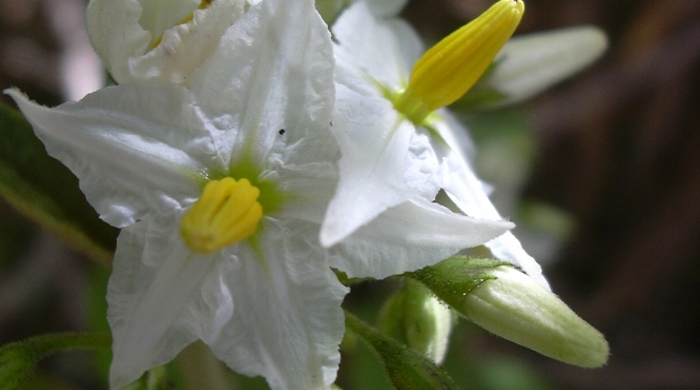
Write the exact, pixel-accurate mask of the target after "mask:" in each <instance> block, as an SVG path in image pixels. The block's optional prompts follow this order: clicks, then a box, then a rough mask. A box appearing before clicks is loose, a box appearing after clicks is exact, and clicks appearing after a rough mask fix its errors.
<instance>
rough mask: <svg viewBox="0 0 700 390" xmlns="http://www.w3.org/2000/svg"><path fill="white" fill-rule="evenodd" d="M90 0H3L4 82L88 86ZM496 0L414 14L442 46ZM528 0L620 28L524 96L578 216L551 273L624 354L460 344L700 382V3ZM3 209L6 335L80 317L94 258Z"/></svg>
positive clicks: (554, 367) (630, 379) (550, 167)
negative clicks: (602, 362)
mask: <svg viewBox="0 0 700 390" xmlns="http://www.w3.org/2000/svg"><path fill="white" fill-rule="evenodd" d="M85 3H86V2H84V1H82V0H34V1H30V0H0V89H4V88H6V87H9V86H17V87H19V88H21V89H22V90H23V91H25V92H26V93H27V94H28V95H29V96H31V97H32V98H33V99H35V100H37V101H39V102H41V103H44V104H47V105H55V104H58V103H60V102H62V101H64V100H65V99H67V98H68V97H71V96H73V97H78V98H79V97H80V93H81V92H80V91H79V90H78V91H75V90H74V91H72V92H71V91H68V92H67V89H66V88H65V87H64V80H65V77H66V71H67V70H68V71H70V70H71V69H72V70H73V71H72V72H69V73H71V74H74V75H73V76H70V77H80V74H81V73H80V70H79V69H80V68H79V67H80V66H82V65H75V64H73V63H70V62H69V63H66V59H65V53H66V52H67V51H72V52H73V53H76V52H78V53H81V52H82V50H84V48H85V44H86V40H85V38H84V36H83V37H78V38H76V36H78V35H79V32H80V30H81V29H82V27H81V26H80V22H81V18H82V16H80V10H81V9H83V7H84V5H85ZM491 3H492V1H491V0H413V1H411V2H410V3H409V5H408V7H407V8H406V10H405V11H404V13H403V15H404V16H405V17H406V18H407V19H408V20H410V21H411V23H413V24H414V25H415V26H416V28H417V29H418V30H419V31H420V32H421V33H422V34H423V35H424V36H425V37H426V40H427V41H428V42H432V41H435V40H437V39H439V38H440V37H442V36H444V35H446V34H448V33H449V32H451V31H453V30H454V29H456V28H457V27H459V26H460V25H462V24H463V23H464V22H465V21H466V20H469V19H471V18H473V17H474V16H476V15H477V14H479V13H480V12H482V11H483V10H485V9H486V8H487V7H488V6H489V5H490V4H491ZM526 3H527V11H526V13H525V17H524V19H523V22H522V24H521V26H520V28H519V30H518V33H528V32H536V31H543V30H549V29H554V28H560V27H567V26H572V25H580V24H593V25H597V26H599V27H601V28H602V29H603V30H605V31H606V33H607V34H608V36H609V39H610V48H609V50H608V52H607V53H606V55H605V56H604V57H603V58H602V59H601V60H600V61H599V62H597V63H596V64H595V65H594V66H592V67H590V68H588V69H587V70H586V71H584V72H582V73H581V74H579V75H578V76H576V77H574V78H572V79H571V80H569V81H567V82H565V83H562V84H561V85H559V86H557V87H555V88H553V89H552V90H550V91H549V92H547V93H545V94H543V95H541V96H539V97H538V98H536V99H534V100H532V101H530V102H529V103H527V104H526V105H525V109H526V111H525V112H526V118H527V120H528V123H529V127H530V128H531V129H532V136H533V138H534V140H535V143H534V145H535V149H536V152H537V154H536V159H535V163H534V167H533V169H532V171H531V173H530V177H529V181H528V183H527V184H526V186H525V188H524V192H523V194H522V196H523V199H525V200H532V201H537V202H545V203H550V204H553V205H555V206H558V207H560V208H562V209H563V210H566V211H567V212H568V213H570V215H571V216H572V217H573V220H574V223H575V229H574V231H573V234H571V235H570V236H569V238H568V239H567V241H566V242H564V243H563V244H562V245H561V247H560V249H559V250H558V252H557V253H556V255H555V256H554V258H553V259H552V261H551V263H550V264H549V265H548V266H547V269H546V275H547V276H548V278H549V280H550V281H551V284H552V287H553V290H554V291H555V292H556V293H557V294H559V295H560V296H561V297H562V299H563V300H564V301H565V302H567V303H568V304H569V305H570V306H571V307H572V308H573V309H574V310H575V311H576V312H577V313H579V314H580V315H581V316H582V317H583V318H584V319H586V320H587V321H589V322H590V323H592V324H593V325H594V326H596V327H597V328H598V329H599V330H601V331H602V332H603V333H604V334H605V335H606V337H607V339H608V340H609V342H610V345H611V350H612V357H611V359H610V362H609V364H608V365H607V366H606V367H604V368H601V369H597V370H584V369H579V368H575V367H569V366H566V365H564V364H561V363H558V362H555V361H552V360H549V359H546V358H543V357H541V356H539V355H537V354H535V353H531V352H530V351H527V350H525V349H523V348H520V347H518V346H515V345H513V344H510V343H508V342H505V341H502V340H500V339H498V338H496V337H492V336H489V335H487V334H485V333H479V334H477V335H475V336H473V337H469V338H467V339H465V340H467V341H468V342H467V341H465V342H464V343H463V344H461V343H460V341H459V340H462V339H461V338H459V339H458V341H457V342H456V345H455V346H454V347H453V350H454V349H455V348H457V350H458V351H459V350H460V348H462V349H463V350H464V353H473V354H475V357H476V358H478V356H480V355H479V354H485V355H488V356H516V357H519V358H522V362H523V363H522V364H524V365H525V366H527V367H528V368H531V369H533V370H534V371H535V372H538V373H539V374H538V375H540V376H541V377H542V378H543V379H544V381H545V382H546V383H548V384H549V385H550V386H552V387H554V388H565V389H606V388H615V389H660V388H664V389H669V388H677V389H686V388H687V389H692V388H700V336H699V334H700V283H698V280H700V261H699V260H700V131H699V130H700V103H699V102H700V1H696V0H636V1H631V0H588V1H580V0H528V1H527V2H526ZM76 18H77V19H76ZM77 58H83V57H80V56H79V55H78V56H77ZM84 58H86V59H85V60H84V62H87V63H89V64H93V62H94V59H93V60H90V59H89V58H90V57H89V55H88V54H86V57H84ZM90 61H93V62H90ZM87 66H88V68H89V67H90V66H94V65H87ZM93 73H94V72H93ZM75 74H77V76H76V75H75ZM85 74H86V75H87V74H89V72H87V71H86V72H85ZM93 78H94V77H93ZM94 83H95V80H92V78H91V79H90V80H88V81H86V86H85V88H86V89H89V88H90V85H94ZM2 99H3V101H4V102H8V100H7V98H5V97H4V96H3V97H2ZM493 131H497V129H494V130H493ZM0 218H1V222H0V235H2V236H3V237H1V238H2V239H1V241H2V242H3V243H8V242H9V243H15V244H14V245H9V246H8V245H2V246H0V250H2V251H4V252H3V253H2V255H3V257H4V258H16V259H18V260H15V261H13V262H12V263H5V264H3V266H2V267H1V269H0V343H5V342H7V341H11V340H17V339H20V338H23V337H26V336H28V335H32V334H36V333H39V332H42V331H56V330H69V329H80V328H81V327H84V326H85V322H86V319H85V318H83V316H84V314H81V313H84V311H83V307H82V305H84V302H83V301H82V300H80V299H77V298H76V297H79V296H80V294H81V293H82V292H81V291H82V287H81V285H82V283H84V280H85V278H86V275H88V274H91V272H92V271H91V269H92V268H93V267H95V265H94V264H92V263H91V262H90V261H89V260H86V259H84V258H81V256H80V255H79V254H77V253H76V252H74V251H72V250H70V249H68V248H66V247H65V246H63V244H61V243H60V242H59V241H58V240H57V239H55V238H53V237H52V236H51V235H49V234H47V233H44V232H40V231H39V230H38V229H37V228H36V227H35V226H34V225H33V224H32V223H30V222H28V221H26V220H25V219H23V218H22V217H20V216H19V215H18V214H17V213H16V212H15V211H14V210H12V209H11V208H10V207H9V206H7V205H6V204H5V203H0ZM37 244H40V245H37ZM8 252H13V253H8ZM452 352H454V351H452ZM56 364H59V363H56ZM61 364H62V363H61ZM76 364H77V363H76ZM59 369H60V368H59ZM91 383H94V382H90V380H83V384H84V386H86V388H90V387H91V386H92V385H91ZM514 388H517V387H514Z"/></svg>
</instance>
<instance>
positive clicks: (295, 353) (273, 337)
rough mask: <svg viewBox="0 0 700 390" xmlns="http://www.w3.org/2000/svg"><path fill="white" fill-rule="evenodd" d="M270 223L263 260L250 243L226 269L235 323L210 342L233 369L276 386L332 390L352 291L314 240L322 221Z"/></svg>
mask: <svg viewBox="0 0 700 390" xmlns="http://www.w3.org/2000/svg"><path fill="white" fill-rule="evenodd" d="M264 229H265V230H264V234H263V236H262V237H261V242H260V244H261V247H262V251H261V253H262V254H263V256H264V258H260V257H259V256H257V255H256V254H255V251H253V250H252V249H250V248H243V249H242V250H241V254H240V260H239V261H236V262H235V263H233V264H232V266H231V268H230V269H229V270H228V271H229V272H227V274H226V275H225V278H226V282H225V283H226V286H227V287H228V288H229V289H230V291H231V292H230V295H231V296H232V297H233V300H234V312H233V316H232V318H231V321H230V323H228V324H226V326H225V327H224V328H223V330H222V332H221V333H220V334H217V335H211V336H210V337H209V338H206V339H205V341H206V342H207V343H208V344H209V345H210V346H211V348H212V350H213V351H214V353H215V354H216V356H217V357H218V358H219V359H221V360H223V361H224V362H226V363H227V364H228V365H229V366H230V367H231V368H232V369H233V370H235V371H236V372H240V373H242V374H245V375H250V376H256V375H262V376H263V377H265V378H266V379H267V382H268V384H269V385H270V387H271V388H272V389H327V388H328V386H330V385H331V384H332V383H333V381H334V380H335V376H336V371H337V369H338V363H339V360H340V355H339V352H338V345H339V343H340V341H341V339H342V337H343V334H344V322H343V313H342V310H341V309H340V303H341V301H342V299H343V297H344V295H345V294H346V293H347V291H348V290H347V288H345V287H343V286H342V285H341V284H340V283H339V282H338V280H337V279H336V277H335V275H334V274H333V272H331V271H330V268H329V267H328V263H327V261H326V259H325V257H326V255H325V254H324V252H323V251H322V250H321V249H320V248H319V247H318V245H317V244H316V243H314V242H313V240H314V239H315V238H316V236H317V234H318V228H317V227H315V226H314V225H312V224H308V223H303V222H301V223H299V222H296V223H293V224H292V223H288V224H286V225H285V222H281V221H277V220H268V221H267V224H266V225H265V228H264ZM292 232H293V233H292ZM304 237H306V238H304ZM258 253H260V252H258Z"/></svg>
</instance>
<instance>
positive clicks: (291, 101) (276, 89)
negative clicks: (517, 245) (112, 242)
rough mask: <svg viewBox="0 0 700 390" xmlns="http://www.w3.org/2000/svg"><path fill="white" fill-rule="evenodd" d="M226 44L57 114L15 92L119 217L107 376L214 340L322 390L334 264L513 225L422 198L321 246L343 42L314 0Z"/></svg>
mask: <svg viewBox="0 0 700 390" xmlns="http://www.w3.org/2000/svg"><path fill="white" fill-rule="evenodd" d="M217 42H218V43H217V44H218V46H217V47H216V49H215V50H213V51H212V52H211V55H210V56H209V58H207V59H206V61H204V62H203V63H202V64H201V65H199V66H198V67H197V68H196V69H194V70H193V71H192V72H191V75H190V76H189V82H188V87H185V86H183V85H180V84H168V83H163V84H159V85H153V84H139V83H125V84H123V85H120V86H116V87H109V88H105V89H103V90H101V91H98V92H96V93H93V94H91V95H88V96H87V97H86V98H85V99H83V100H82V101H80V102H77V103H67V104H64V105H62V106H59V107H57V108H55V109H48V108H45V107H41V106H39V105H36V104H34V103H32V102H30V101H28V100H27V99H26V98H25V97H24V96H23V95H21V93H20V92H18V91H16V90H11V91H9V92H8V93H9V94H10V95H11V96H12V97H13V98H14V99H15V100H16V101H17V103H18V105H19V106H20V108H21V110H22V111H23V112H24V114H25V115H26V116H27V118H28V119H29V120H30V122H31V123H32V124H33V126H34V129H35V131H36V133H37V135H38V136H39V137H40V138H41V139H42V141H43V142H44V143H45V145H46V147H47V150H48V152H49V153H50V154H51V155H52V156H54V157H56V158H58V159H59V160H61V161H62V162H63V163H64V164H66V165H67V166H68V167H69V168H70V169H71V170H72V171H73V172H74V173H75V174H76V175H77V176H78V178H79V179H80V185H81V189H82V190H83V192H84V193H85V195H86V197H87V199H88V201H89V202H90V203H91V204H92V205H93V206H94V207H95V209H96V210H97V211H98V212H99V213H100V215H101V217H102V218H103V219H104V220H105V221H107V222H108V223H110V224H112V225H114V226H117V227H120V228H122V229H123V230H122V232H121V235H120V237H119V240H118V243H117V251H116V254H115V259H114V264H113V274H112V277H111V279H110V282H109V287H108V295H107V299H108V302H109V312H108V320H109V322H110V326H111V328H112V333H113V338H114V346H113V350H114V360H113V363H112V368H111V374H110V376H111V379H110V380H111V385H112V387H114V388H119V387H122V386H124V385H127V384H128V383H130V382H131V381H133V380H136V379H137V378H138V377H139V376H140V375H141V374H142V373H143V372H144V371H146V370H148V369H150V368H151V367H154V366H156V365H160V364H163V363H166V362H168V361H169V360H171V359H173V358H174V357H175V356H176V355H177V354H178V352H179V351H180V350H181V349H182V348H183V347H185V346H186V345H187V344H189V343H191V342H193V341H195V340H196V339H201V340H203V341H204V342H205V343H207V344H208V345H209V346H210V347H211V349H212V351H213V352H214V354H215V355H216V356H217V357H218V358H219V359H221V360H222V361H224V362H225V363H226V364H227V365H228V366H229V367H231V368H232V369H233V370H235V371H237V372H240V373H242V374H246V375H251V376H255V375H262V376H264V377H265V378H266V379H267V381H268V383H269V384H270V386H271V387H272V388H276V389H279V388H293V389H317V388H327V387H328V386H329V385H330V384H331V383H332V382H333V381H334V379H335V375H336V371H337V367H338V362H339V353H338V344H339V343H340V341H341V339H342V337H343V333H344V323H343V313H342V310H341V308H340V303H341V301H342V299H343V297H344V295H345V294H346V293H347V288H346V287H344V286H343V285H341V284H340V283H339V282H338V280H337V278H336V276H335V274H334V272H333V271H332V269H331V268H335V269H337V270H339V271H342V272H346V273H347V274H349V275H352V276H369V277H376V278H383V277H386V276H388V275H392V274H399V273H403V272H406V271H410V270H415V269H418V268H421V267H424V266H426V265H430V264H434V263H436V262H437V261H439V260H440V259H443V258H445V257H448V256H450V255H452V254H454V253H455V252H457V251H458V250H460V249H462V248H464V247H467V246H474V245H479V244H481V243H483V242H485V241H487V240H490V239H492V238H493V237H496V236H499V235H501V234H502V233H503V232H505V231H506V230H508V229H509V228H511V227H512V224H511V223H509V222H506V221H500V220H479V219H474V218H471V217H467V216H464V215H460V214H454V213H452V212H450V211H449V210H448V209H447V208H445V207H442V206H440V205H437V204H435V203H432V202H430V201H429V199H427V198H420V197H410V198H407V199H406V201H404V202H401V203H395V204H392V207H387V208H386V209H385V210H384V211H383V212H381V213H374V214H375V215H374V218H373V219H372V220H371V221H369V220H366V219H365V221H366V223H365V224H364V226H363V227H361V228H359V229H356V230H355V232H354V233H353V234H352V235H349V236H347V237H345V239H344V240H341V241H339V242H336V244H337V245H335V246H333V247H332V248H327V247H324V246H323V245H321V244H320V243H319V232H320V225H321V222H322V221H323V219H324V213H325V211H326V208H327V206H328V204H329V202H330V199H331V198H332V196H333V194H334V191H335V190H336V186H337V184H338V167H337V163H338V159H339V156H340V152H341V151H340V149H339V147H338V145H337V142H336V140H335V137H334V136H333V135H332V133H331V131H330V127H331V119H332V111H333V102H334V96H335V91H334V83H333V54H332V44H331V40H330V34H329V32H328V30H327V28H326V26H325V24H324V23H323V22H322V20H321V19H320V17H319V16H318V14H317V13H316V11H315V10H314V8H313V1H311V0H295V1H286V0H265V1H262V2H260V3H258V4H256V5H254V6H252V7H251V8H250V9H248V10H247V12H246V13H245V14H243V16H241V17H240V18H239V19H237V20H236V22H235V23H234V24H233V25H232V26H230V28H228V29H227V30H226V31H225V33H224V34H222V36H221V38H220V40H218V41H217ZM375 136H376V135H375V134H368V135H367V137H375ZM362 152H363V151H362V150H357V151H352V150H346V151H343V153H362ZM386 163H395V162H392V161H387V162H386ZM364 168H365V166H364V165H360V166H358V167H357V169H358V170H362V169H364ZM397 170H398V169H392V170H391V172H395V171H397ZM361 174H364V173H361ZM387 180H389V181H394V180H395V178H392V177H387ZM357 185H364V184H362V183H357ZM374 190H375V191H376V192H377V196H380V194H379V192H381V191H383V190H382V189H380V188H375V189H374ZM360 207H361V206H360ZM355 212H361V210H348V213H349V214H348V215H347V218H348V220H352V219H354V213H355ZM336 217H338V215H336ZM341 217H342V216H341Z"/></svg>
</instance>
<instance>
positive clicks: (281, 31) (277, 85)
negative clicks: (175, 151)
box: [191, 0, 337, 170]
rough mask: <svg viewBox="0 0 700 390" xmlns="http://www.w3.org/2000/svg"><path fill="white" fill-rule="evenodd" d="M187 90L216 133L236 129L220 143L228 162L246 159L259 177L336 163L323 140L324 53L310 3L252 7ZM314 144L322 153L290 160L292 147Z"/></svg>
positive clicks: (325, 38) (326, 109)
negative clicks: (299, 163)
mask: <svg viewBox="0 0 700 390" xmlns="http://www.w3.org/2000/svg"><path fill="white" fill-rule="evenodd" d="M191 85H192V89H193V91H194V92H195V93H196V94H197V95H198V96H199V97H200V99H201V101H202V105H203V106H204V107H205V110H206V111H207V112H208V113H210V116H211V117H213V118H216V119H215V121H214V124H215V125H216V126H218V127H229V128H236V129H240V131H239V133H238V134H237V135H236V136H235V137H228V138H227V139H222V140H221V141H222V142H227V143H228V146H227V147H226V148H224V149H230V150H232V151H233V152H232V156H233V157H231V159H232V160H235V159H237V158H240V157H241V156H244V155H248V156H249V157H251V158H252V159H253V160H254V161H253V162H254V163H256V164H260V165H262V167H261V168H262V169H263V170H265V169H268V168H270V169H271V170H274V169H278V168H284V164H287V163H290V162H292V161H293V160H294V159H300V160H306V161H308V160H312V159H313V160H315V161H329V160H331V159H332V160H333V161H334V160H335V159H337V146H335V145H334V144H335V141H334V140H333V139H332V137H331V136H330V134H329V132H328V128H329V126H330V122H331V114H332V107H333V96H334V90H333V54H332V45H331V41H330V33H329V32H328V29H327V27H326V25H325V23H323V21H322V20H321V17H320V16H319V15H318V13H316V11H315V9H314V8H313V2H311V1H308V0H303V1H278V0H268V1H262V2H260V3H258V4H256V5H255V6H252V7H251V8H250V9H249V10H248V11H247V12H246V13H245V14H244V15H243V16H242V17H241V18H240V19H239V20H238V21H237V22H236V23H235V24H234V25H233V26H232V27H231V28H230V29H229V30H228V31H227V32H226V34H225V35H224V36H223V37H222V39H221V42H220V44H219V46H218V48H217V49H216V52H215V55H214V56H212V58H210V59H209V60H208V61H207V62H206V63H205V64H204V65H203V66H202V67H200V68H199V69H198V70H197V71H196V72H195V75H194V78H193V80H192V84H191ZM232 108H235V111H236V112H235V113H232V111H234V110H232ZM280 130H284V131H280ZM280 133H282V134H280ZM317 137H318V138H321V139H323V140H324V143H325V145H326V147H325V148H316V149H315V150H308V149H307V150H306V152H307V153H311V154H310V155H305V156H302V155H300V154H299V153H297V152H298V151H299V146H298V145H297V144H298V143H300V142H306V141H305V140H306V139H308V138H312V139H313V138H317ZM232 162H233V163H235V162H236V161H232ZM273 168H274V169H273Z"/></svg>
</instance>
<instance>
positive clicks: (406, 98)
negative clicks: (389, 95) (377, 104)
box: [395, 0, 525, 123]
mask: <svg viewBox="0 0 700 390" xmlns="http://www.w3.org/2000/svg"><path fill="white" fill-rule="evenodd" d="M523 12H525V4H524V3H523V2H522V1H521V0H500V1H498V2H497V3H496V4H494V5H493V6H492V7H491V8H489V9H488V10H487V11H486V12H484V13H483V14H481V15H480V16H479V17H478V18H476V19H474V20H473V21H471V22H470V23H468V24H466V25H465V26H463V27H462V28H460V29H459V30H457V31H455V32H454V33H452V34H450V35H449V36H448V37H446V38H445V39H443V40H442V41H440V42H438V44H437V45H435V46H433V47H432V48H431V49H430V50H428V51H427V52H426V53H425V54H424V55H423V57H421V58H420V59H419V60H418V61H417V62H416V64H415V66H414V67H413V72H412V73H411V77H410V79H409V82H408V88H407V89H406V91H405V92H404V93H403V94H402V95H401V96H400V97H399V98H398V100H397V101H396V102H395V106H396V108H397V110H399V111H400V112H402V113H403V114H405V115H406V116H408V118H409V119H411V121H413V122H414V123H420V122H422V121H423V120H424V119H425V117H426V116H428V114H430V113H431V112H432V111H434V110H436V109H438V108H440V107H444V106H446V105H448V104H450V103H453V102H454V101H455V100H457V99H459V98H460V97H461V96H462V95H464V94H465V93H466V92H467V91H468V90H469V88H471V87H472V86H473V85H474V84H475V83H476V82H477V80H479V77H481V75H482V74H483V73H484V72H485V71H486V69H488V67H489V65H490V64H491V62H492V61H493V59H494V58H495V57H496V54H498V52H499V51H500V50H501V48H502V47H503V45H504V44H505V43H506V41H507V40H508V38H510V36H511V35H513V32H514V31H515V29H516V27H518V24H519V23H520V19H521V18H522V15H523Z"/></svg>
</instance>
